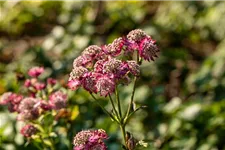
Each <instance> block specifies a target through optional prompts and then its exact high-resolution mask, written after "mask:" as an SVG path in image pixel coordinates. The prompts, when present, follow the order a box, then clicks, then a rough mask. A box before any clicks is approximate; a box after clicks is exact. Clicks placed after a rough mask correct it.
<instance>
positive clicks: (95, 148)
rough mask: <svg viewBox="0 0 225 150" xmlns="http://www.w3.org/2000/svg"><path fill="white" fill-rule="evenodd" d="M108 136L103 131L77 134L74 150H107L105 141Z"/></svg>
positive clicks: (87, 131) (86, 131)
mask: <svg viewBox="0 0 225 150" xmlns="http://www.w3.org/2000/svg"><path fill="white" fill-rule="evenodd" d="M107 138H108V135H107V134H106V132H105V131H104V130H102V129H98V130H85V131H80V132H78V133H77V134H76V136H75V137H74V140H73V144H74V148H73V149H74V150H106V149H107V147H106V145H105V143H104V142H103V140H105V139H107Z"/></svg>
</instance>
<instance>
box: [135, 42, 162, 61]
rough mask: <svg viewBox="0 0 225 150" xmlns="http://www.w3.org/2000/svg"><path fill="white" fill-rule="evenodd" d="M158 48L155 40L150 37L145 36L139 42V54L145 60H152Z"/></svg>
mask: <svg viewBox="0 0 225 150" xmlns="http://www.w3.org/2000/svg"><path fill="white" fill-rule="evenodd" d="M158 52H159V48H158V47H157V45H156V44H155V41H154V40H152V39H151V38H145V39H143V40H142V41H141V43H140V48H139V55H140V56H141V57H142V58H143V59H145V60H148V61H150V60H154V57H157V53H158Z"/></svg>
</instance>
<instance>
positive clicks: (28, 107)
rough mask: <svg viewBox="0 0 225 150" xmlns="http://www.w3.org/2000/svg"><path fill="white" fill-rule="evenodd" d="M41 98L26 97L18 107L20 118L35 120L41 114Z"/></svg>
mask: <svg viewBox="0 0 225 150" xmlns="http://www.w3.org/2000/svg"><path fill="white" fill-rule="evenodd" d="M39 106H40V100H38V99H36V98H32V97H27V98H24V99H23V100H22V101H21V103H20V105H19V108H18V112H19V115H18V118H17V119H18V120H33V119H36V118H37V117H38V116H39Z"/></svg>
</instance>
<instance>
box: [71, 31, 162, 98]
mask: <svg viewBox="0 0 225 150" xmlns="http://www.w3.org/2000/svg"><path fill="white" fill-rule="evenodd" d="M135 51H137V53H138V56H139V57H141V58H142V59H144V60H148V61H150V60H154V57H157V52H159V49H158V47H157V46H156V42H155V41H154V40H153V39H152V38H151V37H150V36H148V35H147V34H146V33H145V32H144V31H142V30H140V29H136V30H133V31H131V32H130V33H129V34H128V35H127V37H123V38H121V37H120V38H117V39H115V40H114V41H113V42H112V43H111V44H108V45H104V46H102V47H99V46H97V45H91V46H89V47H87V48H86V49H85V50H84V51H83V52H82V53H81V55H80V56H79V57H77V58H76V59H75V60H74V62H73V70H72V71H71V73H70V77H69V81H68V87H69V88H70V89H72V90H76V89H78V88H79V87H81V86H82V87H83V88H84V89H86V90H87V91H89V92H90V93H100V95H101V96H105V97H106V96H108V95H110V94H112V93H113V92H114V91H115V86H116V85H117V84H120V83H121V84H128V83H129V81H130V76H139V74H140V66H139V64H138V63H139V62H138V61H137V62H136V61H134V60H123V56H127V55H133V53H134V52H135Z"/></svg>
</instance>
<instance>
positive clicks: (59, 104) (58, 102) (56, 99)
mask: <svg viewBox="0 0 225 150" xmlns="http://www.w3.org/2000/svg"><path fill="white" fill-rule="evenodd" d="M66 101H67V95H66V94H64V93H63V92H62V91H57V92H55V93H53V94H51V95H50V96H49V104H50V105H51V106H52V108H53V109H56V110H58V109H61V108H65V107H66Z"/></svg>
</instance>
